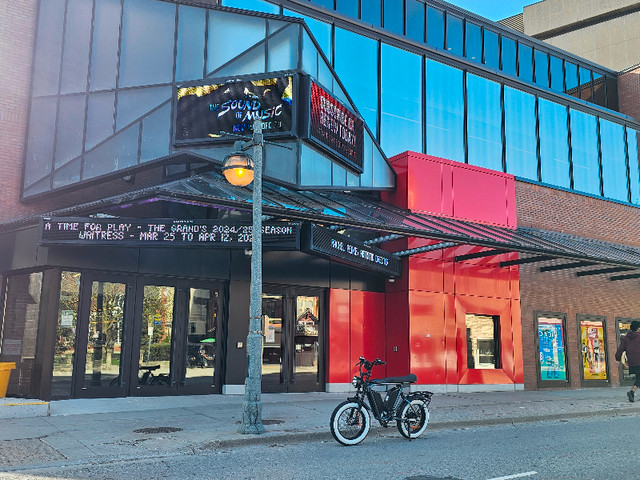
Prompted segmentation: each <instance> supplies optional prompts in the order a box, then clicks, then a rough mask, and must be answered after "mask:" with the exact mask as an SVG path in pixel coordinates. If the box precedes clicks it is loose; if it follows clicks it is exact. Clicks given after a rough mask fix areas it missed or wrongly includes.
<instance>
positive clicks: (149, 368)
mask: <svg viewBox="0 0 640 480" xmlns="http://www.w3.org/2000/svg"><path fill="white" fill-rule="evenodd" d="M159 368H160V365H143V366H141V367H138V370H148V371H149V372H150V371H152V370H157V369H159Z"/></svg>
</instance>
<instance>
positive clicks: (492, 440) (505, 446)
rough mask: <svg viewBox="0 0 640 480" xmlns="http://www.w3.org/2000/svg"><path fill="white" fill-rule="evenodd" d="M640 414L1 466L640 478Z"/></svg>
mask: <svg viewBox="0 0 640 480" xmlns="http://www.w3.org/2000/svg"><path fill="white" fill-rule="evenodd" d="M639 430H640V416H637V415H628V416H612V417H597V418H590V419H573V420H566V421H549V422H538V423H518V424H514V425H498V426H486V427H473V428H462V429H452V430H446V429H433V430H428V429H427V431H426V432H425V434H424V435H423V437H421V438H419V439H416V440H412V441H411V442H409V441H407V440H405V439H403V438H401V437H400V435H399V434H398V432H397V430H396V429H395V428H393V429H391V428H390V429H388V430H386V431H384V433H383V434H382V435H378V436H373V435H371V436H369V437H368V438H366V439H365V441H364V442H363V443H362V444H360V445H358V446H355V447H343V446H340V445H339V444H338V443H336V442H334V441H332V440H330V441H322V442H318V441H309V442H301V443H297V444H293V445H283V444H271V445H258V446H247V447H238V448H233V449H225V450H209V451H206V450H205V451H196V452H193V454H190V455H180V456H172V457H165V458H162V459H140V460H136V461H126V462H110V463H106V464H77V465H68V466H65V467H57V468H55V469H50V470H22V471H15V472H10V473H3V472H0V479H2V480H44V479H60V478H64V479H92V480H102V479H105V480H106V479H118V480H120V479H135V480H147V479H200V480H203V479H234V480H235V479H238V480H239V479H256V480H257V479H260V480H271V479H274V480H275V479H278V480H281V479H295V480H304V479H314V480H315V479H349V480H360V479H363V480H364V479H367V480H369V479H371V478H374V479H383V478H384V479H402V480H405V479H406V480H490V479H491V480H510V479H525V480H564V479H580V480H589V479H593V480H596V479H597V480H618V479H626V478H638V475H639V474H638V473H637V472H638V466H639V465H640V461H639V460H638V451H637V439H638V431H639Z"/></svg>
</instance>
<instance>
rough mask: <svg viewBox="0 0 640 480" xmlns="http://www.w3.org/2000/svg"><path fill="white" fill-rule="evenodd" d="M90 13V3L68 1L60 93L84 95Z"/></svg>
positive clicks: (91, 8)
mask: <svg viewBox="0 0 640 480" xmlns="http://www.w3.org/2000/svg"><path fill="white" fill-rule="evenodd" d="M92 13H93V5H92V3H91V2H86V1H83V0H69V4H68V6H67V23H66V26H65V39H64V55H63V57H62V78H61V79H60V80H61V84H60V92H61V93H80V92H83V93H84V91H85V90H86V89H87V72H88V71H89V45H91V15H92Z"/></svg>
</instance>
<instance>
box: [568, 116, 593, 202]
mask: <svg viewBox="0 0 640 480" xmlns="http://www.w3.org/2000/svg"><path fill="white" fill-rule="evenodd" d="M570 119H571V165H572V167H573V188H574V189H575V190H579V191H581V192H585V193H591V194H593V195H600V169H599V165H598V126H597V119H596V117H594V116H593V115H589V114H587V113H583V112H580V111H578V110H574V109H571V110H570Z"/></svg>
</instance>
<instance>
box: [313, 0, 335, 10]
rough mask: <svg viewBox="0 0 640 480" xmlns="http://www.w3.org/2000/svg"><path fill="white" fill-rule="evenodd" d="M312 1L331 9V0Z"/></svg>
mask: <svg viewBox="0 0 640 480" xmlns="http://www.w3.org/2000/svg"><path fill="white" fill-rule="evenodd" d="M313 3H315V4H318V5H320V6H321V7H324V8H328V9H330V10H333V0H313Z"/></svg>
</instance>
